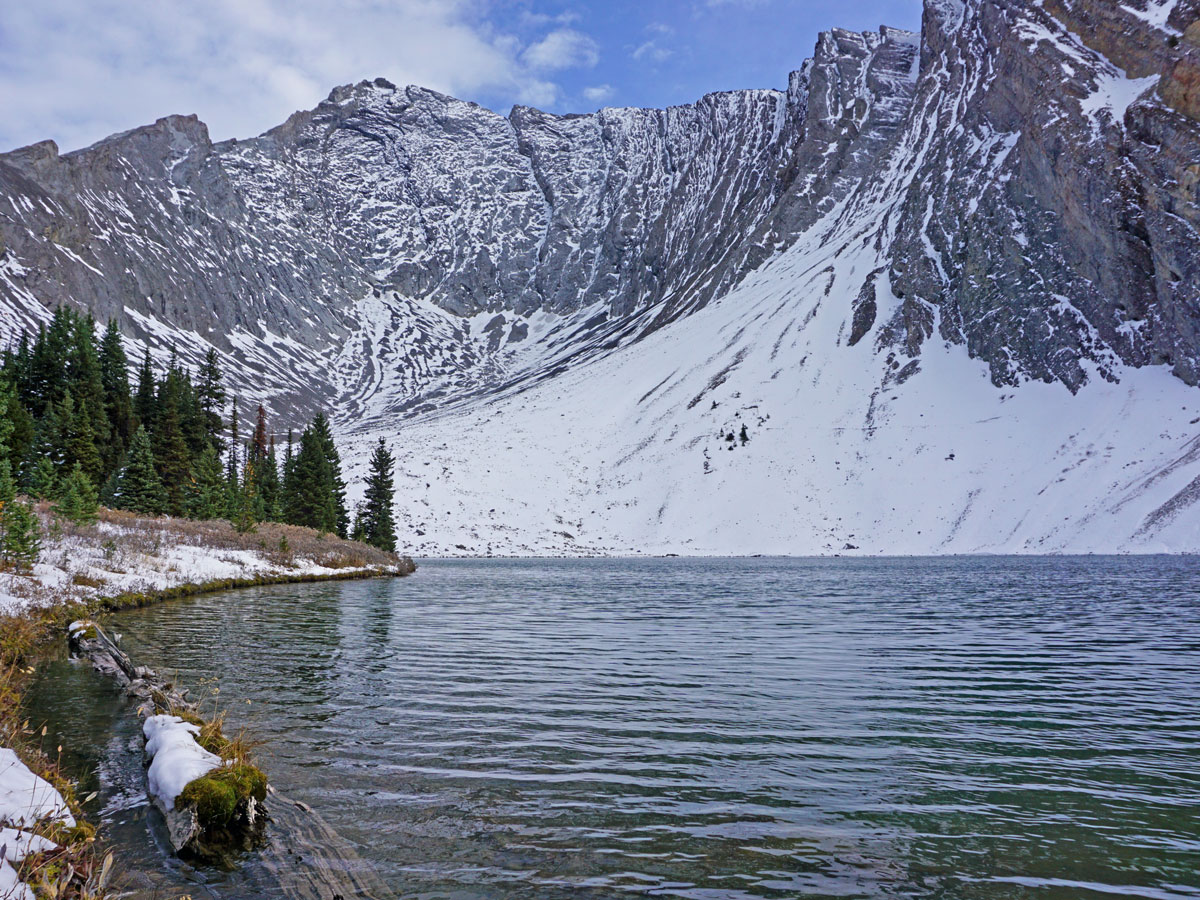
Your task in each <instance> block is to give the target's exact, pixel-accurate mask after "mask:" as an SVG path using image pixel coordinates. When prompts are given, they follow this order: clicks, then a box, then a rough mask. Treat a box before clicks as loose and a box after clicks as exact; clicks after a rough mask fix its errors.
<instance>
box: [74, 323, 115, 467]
mask: <svg viewBox="0 0 1200 900" xmlns="http://www.w3.org/2000/svg"><path fill="white" fill-rule="evenodd" d="M67 374H68V390H69V391H70V392H71V396H72V397H74V399H75V410H76V415H77V416H82V417H85V418H86V425H85V424H84V422H83V421H80V422H77V423H76V430H77V431H84V430H86V431H89V432H91V444H92V449H93V450H95V453H96V463H95V466H92V465H90V464H89V463H88V462H86V461H84V460H82V459H81V460H80V462H82V463H83V467H84V471H85V472H86V473H87V474H88V476H89V477H90V478H91V479H93V481H95V480H96V479H98V478H99V477H100V475H101V474H102V471H103V469H104V463H103V460H102V459H101V456H102V454H101V452H100V450H101V448H102V447H107V446H108V444H109V442H110V439H111V435H110V431H111V426H110V424H109V420H108V413H107V412H105V408H104V379H103V375H102V372H101V368H100V355H99V353H97V351H96V320H95V319H93V318H92V315H91V313H88V314H87V315H86V316H76V317H75V322H74V329H73V332H72V336H71V348H70V354H69V356H68V358H67Z"/></svg>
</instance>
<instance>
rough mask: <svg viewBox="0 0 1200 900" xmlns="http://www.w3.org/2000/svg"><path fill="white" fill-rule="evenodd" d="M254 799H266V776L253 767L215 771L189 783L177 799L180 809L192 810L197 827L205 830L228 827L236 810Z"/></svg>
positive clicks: (243, 765)
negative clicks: (198, 823)
mask: <svg viewBox="0 0 1200 900" xmlns="http://www.w3.org/2000/svg"><path fill="white" fill-rule="evenodd" d="M251 797H253V798H254V799H255V800H258V801H260V802H261V801H263V800H265V799H266V797H267V776H266V775H264V774H263V773H262V771H261V770H260V769H258V768H256V767H255V766H251V765H247V764H245V763H241V764H239V765H234V766H226V767H222V768H220V769H214V770H213V771H212V772H209V773H208V774H207V775H204V776H202V777H200V778H197V779H196V780H195V781H192V782H189V783H188V786H187V787H185V788H184V789H183V793H182V794H180V795H179V805H180V806H194V807H195V808H196V815H197V816H198V817H199V819H200V825H201V826H202V827H203V828H204V829H205V830H209V829H213V828H225V827H228V826H229V825H230V824H231V823H232V822H233V819H234V816H235V815H236V814H237V810H238V806H239V805H240V804H241V803H243V802H244V801H246V800H248V799H250V798H251Z"/></svg>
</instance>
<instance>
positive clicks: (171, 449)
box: [151, 370, 192, 516]
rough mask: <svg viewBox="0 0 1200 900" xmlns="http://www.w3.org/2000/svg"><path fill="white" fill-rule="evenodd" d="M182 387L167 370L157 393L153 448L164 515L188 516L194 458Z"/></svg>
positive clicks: (177, 375) (174, 373)
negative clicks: (181, 416)
mask: <svg viewBox="0 0 1200 900" xmlns="http://www.w3.org/2000/svg"><path fill="white" fill-rule="evenodd" d="M181 391H182V384H181V383H180V379H179V374H178V371H177V370H174V371H172V370H168V373H167V377H166V378H165V379H164V380H163V383H162V385H161V389H160V390H159V392H158V400H157V405H158V421H157V424H156V427H155V428H154V432H153V440H152V442H151V446H152V447H153V449H154V461H155V466H156V468H157V470H158V476H159V479H160V480H161V482H162V485H163V490H164V492H165V497H166V503H165V507H164V509H165V512H167V513H168V514H170V515H172V516H182V515H186V513H187V484H188V480H189V479H190V477H191V473H192V456H191V454H190V453H189V452H188V446H187V442H186V441H185V440H184V436H183V428H182V426H181V425H180V421H179V406H180V396H181Z"/></svg>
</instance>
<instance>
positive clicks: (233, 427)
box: [225, 397, 239, 487]
mask: <svg viewBox="0 0 1200 900" xmlns="http://www.w3.org/2000/svg"><path fill="white" fill-rule="evenodd" d="M238 445H239V439H238V402H237V397H234V398H233V412H232V413H231V414H230V416H229V461H228V462H227V463H226V464H225V480H226V481H227V482H229V484H230V486H231V487H236V486H237V480H238Z"/></svg>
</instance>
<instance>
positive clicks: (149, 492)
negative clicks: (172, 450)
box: [116, 425, 166, 516]
mask: <svg viewBox="0 0 1200 900" xmlns="http://www.w3.org/2000/svg"><path fill="white" fill-rule="evenodd" d="M116 501H117V504H118V505H119V506H120V507H121V508H122V509H128V510H131V511H133V512H137V513H143V514H145V515H152V516H156V515H158V514H159V513H161V512H162V510H163V506H164V505H165V504H166V497H165V496H164V493H163V486H162V482H161V481H160V480H159V477H158V472H157V471H156V469H155V467H154V449H153V448H152V447H151V446H150V435H148V434H147V433H146V428H145V426H142V425H139V426H138V429H137V431H136V432H134V435H133V441H132V442H131V443H130V445H129V456H128V462H127V463H126V465H125V468H124V469H122V470H121V477H120V479H119V480H118V482H117V496H116Z"/></svg>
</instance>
